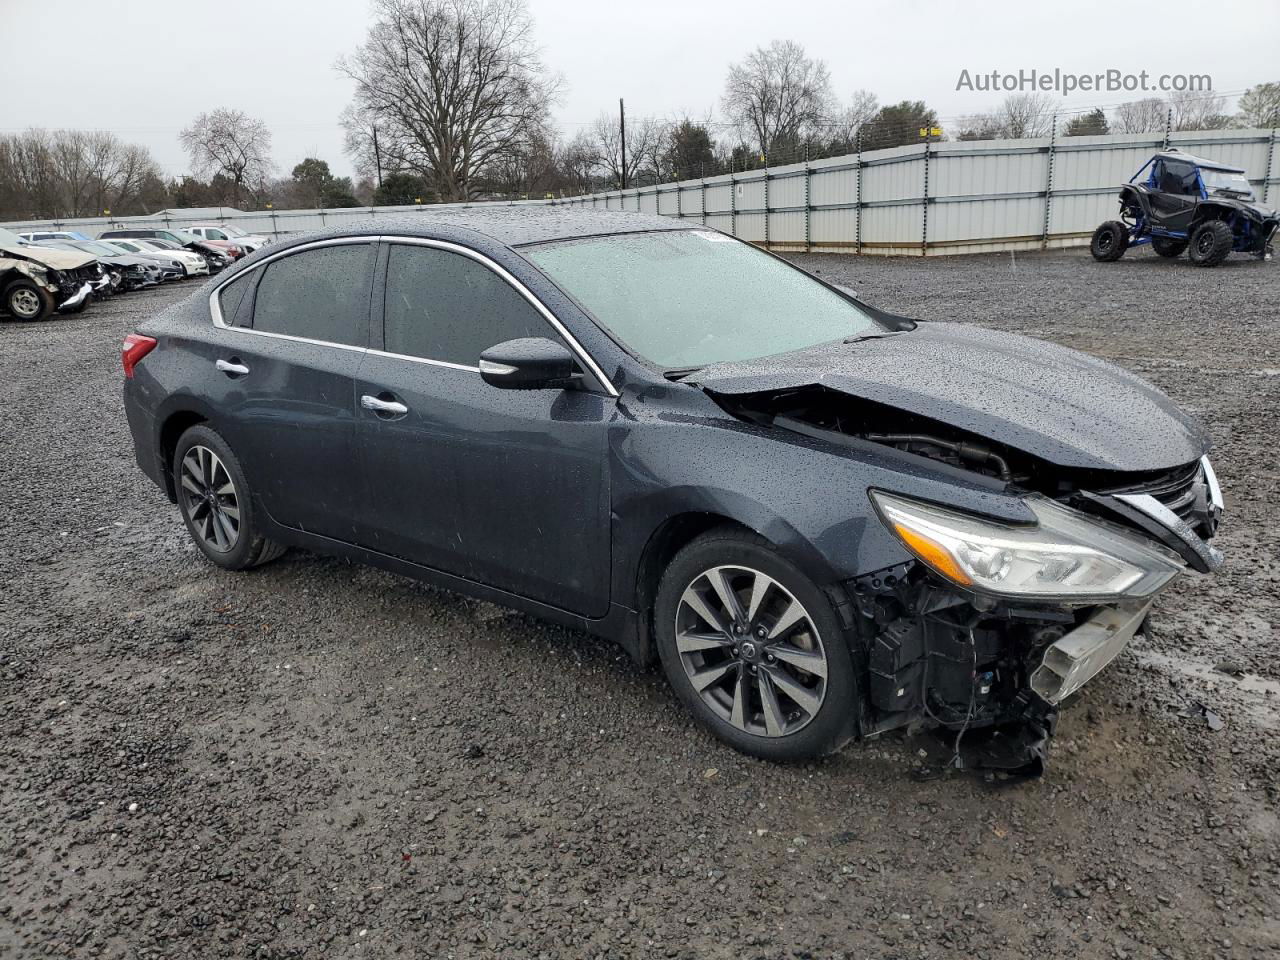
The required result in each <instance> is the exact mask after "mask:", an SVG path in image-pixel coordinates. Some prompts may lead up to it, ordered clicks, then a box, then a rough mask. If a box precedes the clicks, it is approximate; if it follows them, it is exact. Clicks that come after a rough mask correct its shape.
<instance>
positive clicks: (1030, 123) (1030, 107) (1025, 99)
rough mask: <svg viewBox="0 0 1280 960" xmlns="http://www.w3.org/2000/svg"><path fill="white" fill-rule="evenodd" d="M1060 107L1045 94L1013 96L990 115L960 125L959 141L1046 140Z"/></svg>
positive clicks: (968, 119) (972, 117) (962, 122)
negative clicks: (1036, 138) (1040, 138)
mask: <svg viewBox="0 0 1280 960" xmlns="http://www.w3.org/2000/svg"><path fill="white" fill-rule="evenodd" d="M1060 108H1061V104H1060V103H1059V102H1058V101H1057V100H1054V99H1053V98H1052V97H1051V96H1049V95H1048V94H1046V93H1013V94H1010V95H1009V96H1007V97H1005V98H1004V102H1003V103H1001V104H1000V106H999V107H997V108H996V109H995V110H993V111H992V112H991V113H980V114H976V115H974V116H971V117H966V118H964V119H963V120H962V121H961V122H960V130H959V132H958V134H957V139H960V140H1024V139H1028V138H1032V137H1047V136H1048V135H1049V134H1050V132H1051V131H1052V130H1053V123H1054V114H1056V113H1057V112H1058V110H1059V109H1060Z"/></svg>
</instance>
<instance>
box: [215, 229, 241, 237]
mask: <svg viewBox="0 0 1280 960" xmlns="http://www.w3.org/2000/svg"><path fill="white" fill-rule="evenodd" d="M220 229H221V230H222V232H223V233H224V234H226V235H227V236H228V237H247V236H248V234H247V233H245V232H244V231H243V230H241V229H240V228H239V227H222V228H220Z"/></svg>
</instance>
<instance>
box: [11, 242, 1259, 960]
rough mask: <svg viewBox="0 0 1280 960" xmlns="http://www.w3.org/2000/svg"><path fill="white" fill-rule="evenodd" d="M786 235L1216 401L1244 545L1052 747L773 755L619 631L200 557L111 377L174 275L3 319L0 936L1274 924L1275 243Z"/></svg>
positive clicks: (309, 944) (763, 943)
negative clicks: (937, 253) (1254, 247)
mask: <svg viewBox="0 0 1280 960" xmlns="http://www.w3.org/2000/svg"><path fill="white" fill-rule="evenodd" d="M797 259H798V260H799V261H800V262H801V263H802V264H803V265H804V266H805V267H806V268H807V269H811V270H820V271H821V272H822V274H823V275H824V276H826V277H829V278H831V279H835V280H839V281H842V282H846V283H851V284H852V285H854V286H856V287H857V288H858V289H859V290H860V292H861V293H862V294H863V296H865V297H866V298H867V299H869V300H871V301H872V302H875V303H878V304H881V305H883V306H886V307H888V308H890V309H895V310H899V311H901V312H904V313H908V314H912V315H916V316H921V317H925V318H936V319H942V318H948V319H960V320H972V321H975V322H978V323H982V324H987V325H991V326H994V327H999V328H1001V329H1006V330H1017V331H1020V332H1025V333H1029V334H1033V335H1036V336H1042V337H1046V338H1049V339H1052V340H1056V341H1059V342H1061V343H1064V344H1067V345H1069V346H1073V347H1077V348H1080V349H1083V350H1088V351H1090V352H1092V353H1096V354H1099V355H1101V356H1105V357H1107V358H1110V359H1112V360H1115V361H1117V362H1119V363H1121V364H1123V365H1125V366H1127V367H1129V368H1131V369H1133V370H1135V371H1136V372H1138V373H1139V374H1141V375H1143V376H1146V377H1148V378H1150V379H1152V380H1154V381H1155V382H1156V383H1158V384H1159V385H1160V386H1161V387H1163V388H1164V389H1165V390H1167V391H1168V392H1169V393H1171V394H1172V395H1173V396H1174V397H1175V398H1176V399H1177V400H1179V401H1181V402H1182V403H1184V404H1186V405H1187V406H1188V407H1190V408H1192V409H1193V410H1194V411H1195V412H1196V413H1197V414H1198V415H1199V416H1200V417H1201V418H1203V419H1204V420H1205V421H1206V422H1207V423H1208V424H1209V427H1210V429H1211V432H1212V434H1213V436H1214V440H1215V443H1216V445H1217V452H1216V454H1215V462H1216V463H1217V465H1218V469H1219V473H1220V475H1221V479H1222V482H1223V486H1224V488H1225V493H1226V497H1227V500H1228V507H1229V513H1228V516H1227V519H1226V522H1225V524H1224V527H1223V530H1222V534H1221V537H1220V539H1219V542H1220V545H1221V546H1222V547H1223V549H1224V550H1225V551H1226V553H1227V555H1228V562H1227V564H1226V566H1225V567H1224V569H1223V570H1222V572H1221V573H1220V574H1219V575H1218V576H1217V577H1215V578H1213V579H1206V580H1197V579H1192V578H1184V579H1183V580H1182V581H1181V582H1180V583H1179V584H1178V585H1177V586H1176V587H1174V588H1173V589H1171V590H1170V591H1169V592H1167V593H1166V594H1165V595H1164V597H1163V598H1162V599H1161V601H1160V602H1159V604H1158V605H1157V608H1156V613H1155V631H1154V633H1153V635H1152V636H1150V637H1148V638H1144V639H1142V640H1141V641H1139V642H1138V643H1136V645H1135V646H1134V647H1133V648H1131V650H1130V652H1128V653H1126V654H1125V655H1124V656H1123V657H1122V658H1121V659H1120V660H1119V661H1117V663H1116V664H1115V665H1113V666H1112V667H1111V669H1109V670H1108V671H1107V672H1106V673H1105V674H1104V675H1103V676H1102V677H1100V678H1099V679H1098V680H1097V681H1095V682H1094V683H1093V684H1092V685H1090V686H1089V687H1087V688H1086V690H1085V692H1084V693H1083V694H1082V696H1081V698H1080V700H1079V702H1078V703H1076V704H1075V706H1074V708H1073V709H1071V710H1069V711H1068V712H1067V713H1066V714H1065V715H1064V716H1063V719H1062V722H1061V725H1060V728H1059V737H1058V739H1057V741H1056V742H1055V750H1054V754H1053V756H1052V759H1051V764H1050V768H1049V771H1048V773H1047V774H1046V776H1045V777H1044V778H1043V779H1042V780H1039V781H1036V782H1031V783H1025V784H1021V785H1017V786H1003V787H997V786H992V785H989V784H986V783H984V782H982V781H981V780H979V779H976V778H970V777H967V776H957V777H953V778H950V779H947V780H943V781H936V782H930V783H917V782H915V781H913V780H912V779H910V778H909V776H908V774H909V771H910V770H911V769H912V767H913V766H914V765H915V764H917V763H918V762H919V760H918V753H917V751H918V750H919V749H920V748H921V747H922V746H924V745H926V741H925V740H923V739H901V738H895V739H890V740H887V741H882V742H878V743H873V744H866V745H854V746H851V747H849V748H847V749H846V750H844V751H843V752H842V753H841V754H839V755H838V756H836V757H833V758H830V759H828V760H825V761H823V762H819V763H810V764H802V765H791V766H779V765H770V764H767V763H762V762H758V761H754V760H750V759H747V758H745V757H742V756H740V755H738V754H736V753H733V752H732V751H730V750H729V749H728V748H726V747H722V746H720V745H719V744H718V743H716V742H714V741H713V740H711V739H710V738H709V737H708V736H707V735H705V734H704V733H702V732H701V731H700V730H699V729H697V728H696V727H695V726H694V725H693V724H692V722H691V721H690V719H689V718H688V716H686V714H685V713H684V712H683V711H682V710H681V709H680V708H679V706H678V705H677V703H676V701H675V699H674V697H673V696H672V694H671V693H670V692H669V691H668V689H667V687H666V686H665V683H664V682H663V680H662V678H661V677H660V675H659V673H658V672H657V671H656V670H644V669H640V668H637V667H636V666H634V665H633V664H632V663H630V662H629V661H628V660H627V659H626V657H625V656H623V655H622V654H621V652H620V651H619V650H617V649H615V648H613V647H611V646H610V645H608V644H606V643H604V642H602V641H598V640H595V639H592V638H590V637H587V636H584V635H581V634H576V633H573V632H571V631H566V630H563V629H560V628H557V627H554V626H549V625H546V624H543V623H540V622H538V621H535V620H533V619H530V618H527V617H524V616H522V615H518V614H514V613H509V612H507V611H504V610H501V609H499V608H496V607H493V606H489V605H486V604H481V603H475V602H473V601H470V600H466V599H462V598H460V597H457V596H454V595H450V594H445V593H441V592H437V591H434V590H432V589H429V588H426V587H423V586H420V585H418V584H415V583H412V582H409V581H407V580H404V579H401V578H398V577H395V576H392V575H390V574H386V573H382V572H378V571H374V570H370V569H365V568H361V567H355V566H351V565H347V564H345V563H341V562H337V561H333V560H329V559H324V558H320V557H315V556H310V555H306V554H302V553H297V552H295V553H291V554H289V555H288V556H286V557H285V558H284V559H283V560H282V561H280V562H278V563H275V564H272V565H270V566H268V567H264V568H262V569H261V570H258V571H255V572H253V573H250V574H229V573H224V572H221V571H219V570H217V569H215V568H214V567H212V566H211V565H209V564H208V563H206V562H204V561H203V560H202V559H201V557H200V556H199V554H198V553H197V552H196V550H195V548H194V547H193V546H192V545H191V544H190V543H189V542H188V540H187V537H186V535H185V532H184V530H183V527H182V525H181V523H180V521H179V518H178V514H177V510H176V509H175V508H174V507H172V506H170V505H169V503H168V502H167V501H166V500H165V499H164V497H163V496H162V495H161V493H160V492H159V491H158V490H157V489H155V488H154V487H152V486H151V484H150V483H149V482H148V481H146V480H145V479H144V478H143V476H142V474H141V473H140V472H139V471H138V469H137V468H136V466H135V465H134V463H133V453H132V446H131V442H130V439H129V436H128V431H127V428H126V425H125V422H124V417H123V413H122V410H121V402H120V389H119V382H120V370H119V361H118V359H117V353H116V351H117V349H118V346H119V342H120V339H121V337H122V336H123V335H124V334H125V333H127V332H129V331H130V330H131V329H132V328H133V326H134V325H135V323H137V322H138V320H139V319H140V318H142V317H144V316H146V315H147V314H149V313H151V312H153V311H155V310H157V309H158V308H160V307H161V306H162V305H164V304H166V303H168V302H169V301H171V300H172V299H173V298H175V297H180V296H183V295H185V293H186V290H168V289H166V290H160V291H153V292H149V293H142V294H136V295H131V296H128V297H123V298H118V299H116V300H114V301H111V302H108V303H106V304H97V305H95V306H94V307H92V308H91V309H90V310H89V311H87V312H86V313H84V314H82V315H80V316H77V317H66V318H59V319H57V320H55V321H52V322H48V323H44V324H40V325H19V324H13V323H5V324H2V325H0V397H3V413H4V426H3V429H2V430H0V544H2V546H0V578H2V580H0V582H3V584H4V587H3V590H2V592H0V891H3V899H2V901H0V955H3V956H14V957H41V958H43V957H77V958H79V957H165V958H177V957H193V958H211V957H255V958H276V957H317V956H325V957H329V956H332V957H355V956H368V957H382V956H406V957H408V956H413V957H416V956H424V957H426V956H430V957H484V956H495V955H500V956H503V957H512V958H524V957H549V958H559V957H573V958H577V957H631V956H635V957H651V956H654V957H688V958H694V957H697V958H739V957H746V958H756V957H758V958H778V957H795V958H800V957H813V958H819V957H823V958H825V957H851V958H852V957H857V958H866V957H877V958H879V957H883V958H898V957H901V958H907V957H911V958H930V957H943V956H957V957H982V958H996V957H1000V958H1004V957H1026V956H1031V955H1033V954H1034V955H1036V956H1038V957H1041V958H1051V957H1064V958H1065V957H1072V958H1074V957H1090V958H1091V957H1105V958H1124V957H1134V958H1148V957H1154V958H1187V960H1191V958H1201V957H1206V958H1207V957H1224V958H1225V957H1231V958H1246V957H1249V958H1252V957H1263V956H1268V957H1269V956H1274V955H1275V954H1276V951H1277V950H1280V818H1278V817H1277V799H1278V798H1280V780H1278V777H1277V772H1276V771H1277V768H1278V766H1280V696H1278V695H1277V694H1278V693H1280V667H1277V663H1276V658H1275V653H1276V637H1277V620H1278V616H1280V614H1278V611H1280V565H1278V563H1277V561H1278V560H1280V521H1278V520H1277V515H1276V510H1275V506H1274V505H1275V503H1276V502H1277V500H1278V499H1280V473H1278V468H1277V457H1276V451H1275V446H1276V442H1277V432H1276V415H1277V411H1278V408H1280V403H1278V402H1277V400H1278V392H1280V355H1278V354H1280V326H1278V321H1277V318H1276V303H1277V300H1278V299H1280V297H1278V296H1277V295H1278V294H1280V266H1277V265H1276V264H1260V263H1256V262H1252V261H1247V260H1244V259H1235V258H1233V260H1232V261H1231V262H1229V263H1228V264H1227V265H1226V266H1224V267H1221V268H1219V269H1216V270H1200V269H1195V268H1193V267H1191V266H1190V265H1188V264H1187V263H1186V262H1185V261H1184V262H1178V263H1167V262H1164V261H1161V260H1159V259H1158V258H1156V257H1154V256H1152V255H1150V254H1144V253H1137V254H1134V255H1130V256H1127V257H1126V258H1125V259H1124V260H1122V261H1121V262H1120V263H1118V264H1112V265H1097V264H1094V263H1093V262H1092V261H1090V260H1089V259H1088V256H1087V254H1085V253H1084V252H1082V251H1070V252H1065V253H1052V254H1045V255H1028V256H1019V257H1018V258H1017V259H1016V261H1015V260H1014V259H1013V258H1012V257H1009V256H1007V255H1001V256H983V257H955V258H940V259H931V260H928V261H924V262H922V261H919V260H914V259H910V260H908V259H869V258H868V259H863V258H837V257H817V256H812V257H799V258H797ZM1226 659H1230V660H1234V661H1236V662H1237V663H1238V665H1239V666H1240V668H1241V669H1242V670H1243V671H1245V675H1244V677H1243V678H1240V679H1237V678H1233V677H1229V676H1225V675H1223V674H1221V673H1217V672H1215V671H1214V667H1215V665H1216V664H1218V663H1219V662H1220V661H1222V660H1226ZM1197 704H1204V705H1206V706H1207V707H1208V708H1209V709H1210V710H1211V711H1212V712H1213V714H1214V717H1213V718H1209V717H1206V716H1205V715H1204V713H1203V712H1202V711H1201V710H1200V709H1199V708H1198V707H1197ZM1219 718H1220V719H1221V720H1222V722H1223V726H1222V727H1221V728H1220V729H1213V728H1211V725H1210V722H1209V721H1210V719H1214V720H1216V719H1219ZM1213 726H1215V727H1216V726H1218V725H1217V723H1216V722H1215V723H1214V724H1213Z"/></svg>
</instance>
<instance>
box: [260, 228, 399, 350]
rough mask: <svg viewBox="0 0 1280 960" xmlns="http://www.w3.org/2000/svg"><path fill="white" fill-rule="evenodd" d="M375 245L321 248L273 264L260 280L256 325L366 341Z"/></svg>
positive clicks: (308, 335)
mask: <svg viewBox="0 0 1280 960" xmlns="http://www.w3.org/2000/svg"><path fill="white" fill-rule="evenodd" d="M376 249H377V248H376V245H375V244H372V243H359V244H343V245H341V246H333V247H316V248H313V249H311V250H303V251H301V252H299V253H295V254H291V255H290V256H287V257H283V258H281V259H279V260H276V261H275V262H273V263H271V264H268V265H267V267H266V268H265V272H264V273H263V276H262V280H261V281H260V282H259V283H258V294H257V297H256V298H255V301H254V305H253V328H254V329H255V330H261V331H264V332H266V333H280V334H284V335H286V336H290V337H305V338H307V339H308V340H323V341H324V342H326V343H340V344H347V345H350V346H358V347H363V346H365V344H366V343H367V342H368V334H369V290H370V286H371V285H372V282H373V261H374V255H375V253H376ZM242 295H243V294H242Z"/></svg>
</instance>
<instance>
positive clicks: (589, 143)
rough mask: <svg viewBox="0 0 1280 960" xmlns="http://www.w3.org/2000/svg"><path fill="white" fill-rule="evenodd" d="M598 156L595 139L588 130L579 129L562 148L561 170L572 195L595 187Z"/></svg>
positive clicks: (589, 190) (586, 191)
mask: <svg viewBox="0 0 1280 960" xmlns="http://www.w3.org/2000/svg"><path fill="white" fill-rule="evenodd" d="M596 157H597V152H596V144H595V140H594V139H593V138H592V136H591V134H590V132H588V131H586V130H579V131H578V133H577V135H576V136H574V138H573V139H572V140H570V141H569V142H568V143H567V144H565V145H564V147H563V148H562V149H561V150H560V172H561V174H562V175H563V176H564V178H565V184H566V186H567V188H568V190H569V192H570V194H571V195H576V194H584V193H590V192H591V191H592V190H593V189H595V186H596V181H595V174H596V169H597V160H596Z"/></svg>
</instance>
